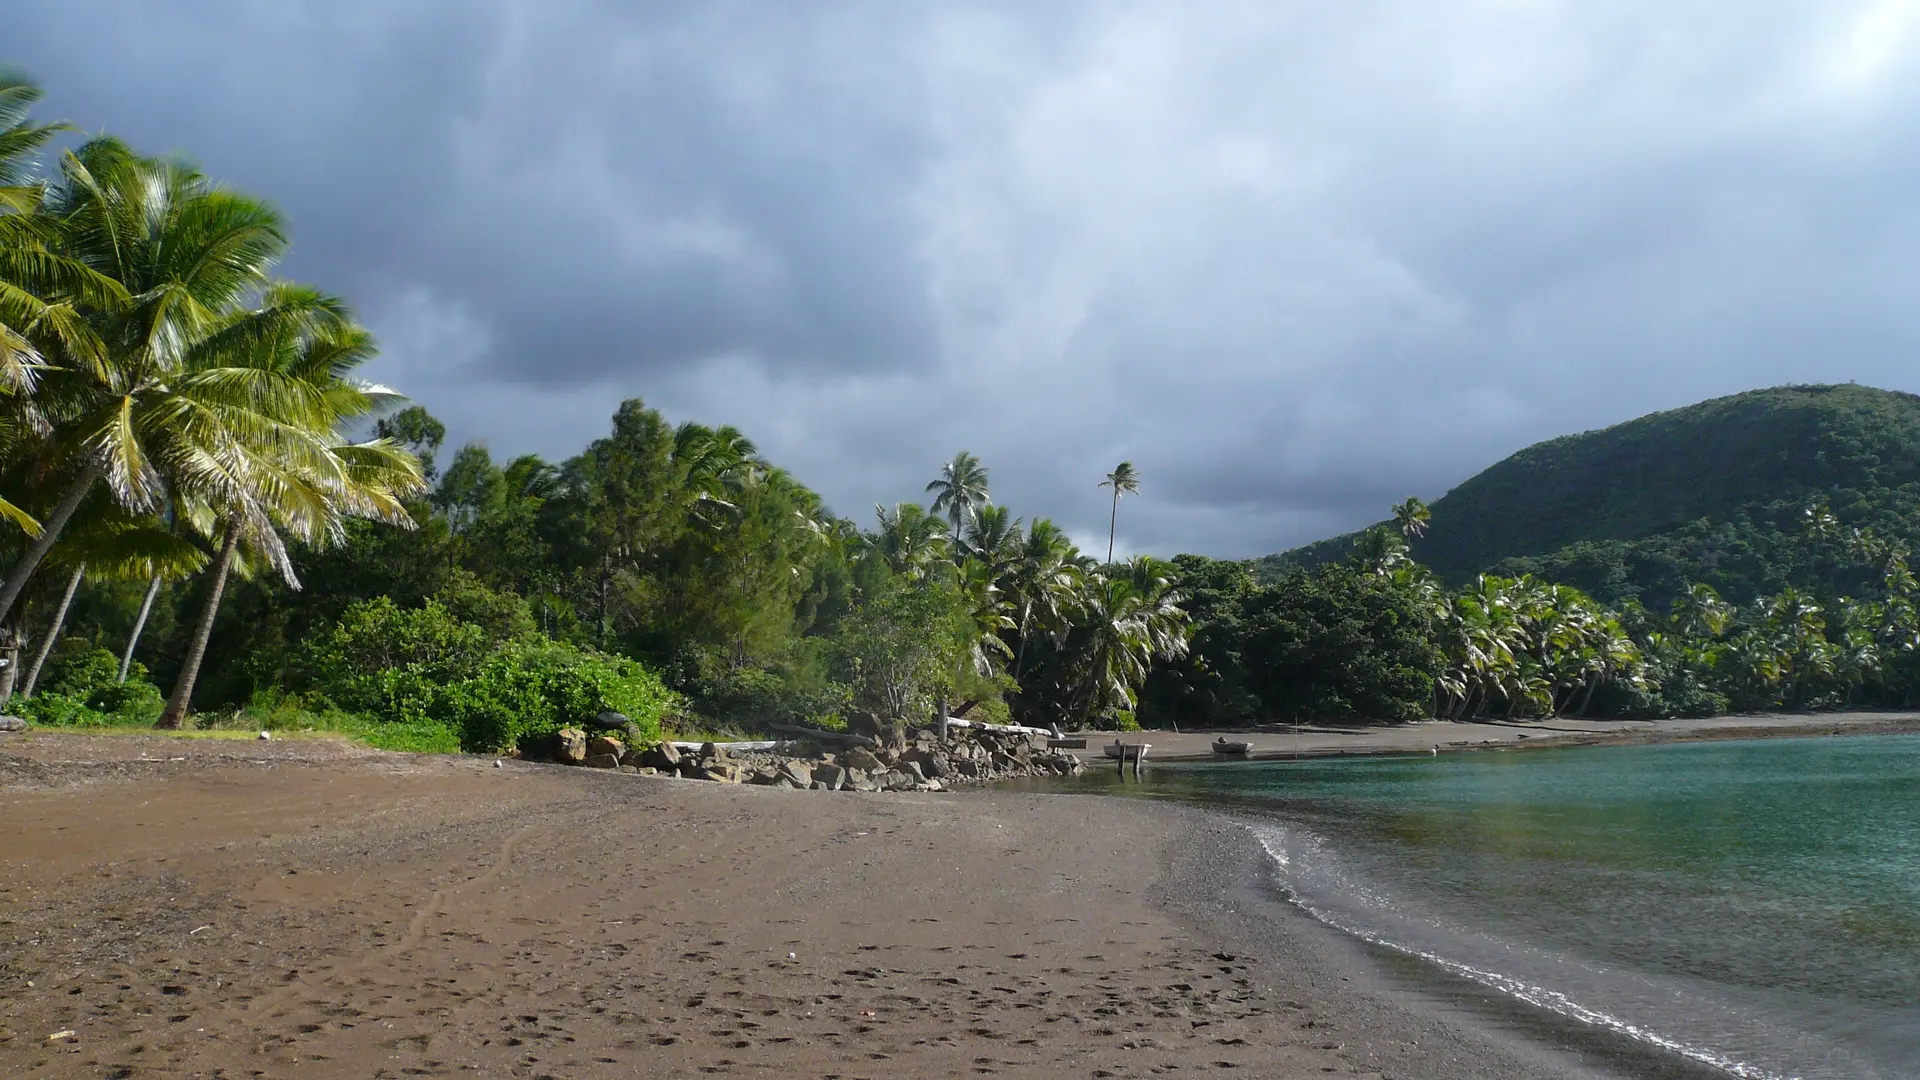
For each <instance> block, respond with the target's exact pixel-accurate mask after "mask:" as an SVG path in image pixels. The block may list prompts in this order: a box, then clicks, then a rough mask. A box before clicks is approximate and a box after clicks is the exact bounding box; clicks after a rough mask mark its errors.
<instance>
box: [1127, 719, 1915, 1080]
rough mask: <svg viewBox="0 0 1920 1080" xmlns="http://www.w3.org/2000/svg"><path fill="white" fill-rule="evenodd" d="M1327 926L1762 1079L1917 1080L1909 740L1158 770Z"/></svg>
mask: <svg viewBox="0 0 1920 1080" xmlns="http://www.w3.org/2000/svg"><path fill="white" fill-rule="evenodd" d="M1150 771H1151V773H1152V775H1151V776H1150V778H1149V779H1148V781H1147V783H1148V784H1149V785H1150V786H1151V787H1152V788H1153V789H1154V790H1156V791H1157V792H1160V793H1164V794H1169V795H1176V796H1179V797H1182V798H1193V799H1201V800H1204V801H1206V802H1208V803H1211V804H1215V805H1220V806H1223V807H1225V808H1228V809H1231V810H1233V811H1236V812H1237V813H1239V814H1240V815H1242V816H1243V817H1244V818H1246V819H1247V820H1251V821H1253V822H1254V829H1255V832H1256V834H1257V835H1258V836H1259V837H1260V839H1261V841H1262V843H1263V844H1264V845H1265V846H1266V848H1267V850H1268V852H1269V853H1270V854H1271V855H1272V856H1273V859H1274V862H1275V866H1276V868H1277V871H1278V873H1279V875H1280V877H1281V880H1282V882H1283V884H1284V885H1285V887H1286V889H1287V890H1288V891H1289V893H1290V895H1291V896H1292V897H1293V899H1294V900H1295V901H1296V902H1297V903H1299V904H1300V905H1301V906H1302V907H1304V908H1306V909H1307V910H1309V911H1310V912H1312V913H1314V914H1315V915H1317V916H1318V917H1320V918H1322V919H1324V920H1326V921H1327V922H1329V923H1332V924H1333V925H1335V926H1338V927H1340V928H1342V929H1344V930H1347V931H1349V932H1351V933H1354V934H1358V935H1360V936H1362V937H1365V938H1367V939H1369V940H1371V941H1374V942H1377V943H1379V944H1382V945H1386V946H1388V947H1390V948H1394V949H1398V950H1401V951H1404V952H1408V953H1413V954H1416V955H1420V956H1424V957H1426V958H1427V959H1429V960H1431V961H1433V962H1434V963H1437V964H1440V965H1441V966H1443V967H1445V968H1447V969H1448V970H1450V971H1452V972H1454V973H1455V974H1457V975H1461V976H1464V977H1467V978H1470V979H1473V980H1475V981H1476V982H1479V983H1482V984H1484V985H1486V986H1490V987H1493V988H1495V989H1498V990H1500V991H1502V992H1504V993H1507V994H1511V995H1513V996H1514V997H1518V998H1521V999H1523V1000H1526V1001H1529V1002H1532V1003H1533V1004H1535V1005H1538V1006H1541V1007H1543V1008H1548V1009H1551V1010H1553V1011H1555V1012H1559V1013H1562V1014H1564V1015H1566V1016H1569V1017H1573V1018H1576V1019H1578V1020H1581V1021H1583V1022H1586V1023H1591V1024H1596V1025H1599V1026H1603V1027H1608V1028H1611V1029H1614V1030H1616V1031H1619V1032H1621V1033H1623V1034H1626V1035H1629V1036H1631V1037H1634V1038H1637V1039H1641V1040H1643V1041H1646V1042H1649V1043H1653V1044H1656V1045H1661V1046H1665V1047H1667V1048H1668V1049H1671V1050H1673V1051H1675V1052H1678V1053H1683V1054H1685V1055H1687V1056H1689V1057H1692V1058H1695V1059H1697V1060H1700V1061H1703V1062H1708V1063H1711V1064H1714V1065H1717V1066H1719V1067H1721V1068H1723V1069H1726V1070H1727V1071H1729V1072H1731V1073H1733V1074H1735V1075H1739V1076H1748V1077H1801V1078H1804V1080H1817V1078H1819V1080H1824V1078H1832V1077H1849V1078H1880V1077H1902V1078H1913V1077H1920V736H1913V735H1896V736H1861V737H1844V738H1811V739H1767V740H1755V741H1739V742H1705V743H1685V744H1670V745H1656V746H1636V747H1589V748H1572V749H1565V750H1541V751H1529V752H1525V753H1518V752H1515V753H1476V754H1460V755H1446V756H1440V757H1419V758H1386V759H1370V760H1369V759H1361V760H1356V759H1351V758H1350V759H1346V760H1339V761H1309V762H1274V763H1246V764H1234V765H1207V766H1188V767H1182V766H1176V765H1165V766H1161V767H1159V768H1158V769H1153V770H1150Z"/></svg>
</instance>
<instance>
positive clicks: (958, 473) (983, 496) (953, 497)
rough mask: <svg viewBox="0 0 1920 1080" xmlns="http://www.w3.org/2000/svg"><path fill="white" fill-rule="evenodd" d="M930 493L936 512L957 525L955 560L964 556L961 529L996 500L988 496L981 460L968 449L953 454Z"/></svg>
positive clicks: (933, 482) (941, 470)
mask: <svg viewBox="0 0 1920 1080" xmlns="http://www.w3.org/2000/svg"><path fill="white" fill-rule="evenodd" d="M927 490H928V491H931V492H933V493H934V496H933V512H934V513H935V514H945V515H946V516H947V521H948V522H949V523H951V524H952V525H953V552H954V558H956V559H958V558H959V557H960V552H961V550H962V548H961V540H960V530H961V528H962V527H963V526H964V525H966V524H967V523H968V522H970V521H972V520H973V519H974V517H975V515H977V514H978V513H979V512H980V508H981V507H983V506H986V505H987V504H989V503H991V502H992V501H993V499H992V498H991V497H990V496H989V495H988V494H987V469H986V466H984V465H982V464H980V459H979V458H977V457H974V456H973V455H972V454H970V453H968V452H966V451H965V450H962V451H960V452H959V453H957V454H955V455H953V460H952V461H949V462H947V463H946V464H944V465H942V466H940V476H939V478H938V479H936V480H932V481H929V482H928V484H927Z"/></svg>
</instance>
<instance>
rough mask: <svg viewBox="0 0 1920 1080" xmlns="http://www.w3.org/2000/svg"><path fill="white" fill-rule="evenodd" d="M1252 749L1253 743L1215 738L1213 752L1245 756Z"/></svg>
mask: <svg viewBox="0 0 1920 1080" xmlns="http://www.w3.org/2000/svg"><path fill="white" fill-rule="evenodd" d="M1252 749H1253V744H1252V743H1243V742H1228V741H1227V740H1225V739H1215V740H1213V752H1214V753H1216V754H1233V755H1236V756H1239V757H1245V756H1246V755H1247V752H1248V751H1249V750H1252Z"/></svg>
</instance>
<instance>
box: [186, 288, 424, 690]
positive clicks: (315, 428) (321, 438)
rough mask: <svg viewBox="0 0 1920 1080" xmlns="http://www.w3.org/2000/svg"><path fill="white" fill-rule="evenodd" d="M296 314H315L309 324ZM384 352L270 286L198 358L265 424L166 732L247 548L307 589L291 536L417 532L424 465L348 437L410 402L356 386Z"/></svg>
mask: <svg viewBox="0 0 1920 1080" xmlns="http://www.w3.org/2000/svg"><path fill="white" fill-rule="evenodd" d="M294 313H304V316H301V315H296V314H294ZM373 354H374V342H373V337H372V335H371V334H369V333H368V332H367V331H366V330H365V329H363V328H361V327H359V326H357V325H355V324H354V323H353V322H352V321H351V320H350V319H349V318H348V317H347V316H346V314H345V306H344V305H342V304H340V303H339V302H338V301H337V300H334V299H332V298H328V297H321V296H319V294H315V293H312V291H311V290H303V289H299V288H296V287H292V286H276V287H274V288H272V289H269V290H268V291H267V292H266V293H265V295H264V297H263V301H262V303H261V304H260V306H259V307H258V308H257V309H255V310H253V311H248V312H244V313H242V314H239V315H235V316H230V317H229V318H228V320H226V325H224V326H222V327H221V328H219V331H218V332H217V333H214V334H212V335H210V336H209V337H208V339H207V344H206V345H205V347H203V348H202V349H201V350H198V351H196V353H195V354H194V355H192V356H191V357H189V362H188V364H187V368H188V371H189V373H190V375H189V376H188V377H189V378H206V379H212V380H216V381H230V382H234V383H237V384H242V385H246V386H248V387H249V388H250V389H251V391H252V392H253V395H254V398H255V400H256V401H258V402H260V403H261V405H262V409H261V415H260V417H259V420H260V422H259V423H258V424H257V425H256V426H254V427H252V428H250V429H248V430H246V431H242V432H236V435H237V436H238V437H237V438H235V439H234V440H233V441H232V443H231V446H230V449H231V451H232V452H233V453H235V454H236V455H238V456H239V457H240V458H241V459H242V461H243V468H242V469H241V470H240V471H241V473H242V475H243V476H244V478H245V480H246V481H247V482H246V484H245V485H244V486H243V487H239V488H235V489H232V490H230V491H228V492H227V494H226V498H225V499H224V500H221V501H218V502H214V501H213V500H209V501H210V502H213V504H214V507H215V509H216V511H217V512H219V513H220V514H221V515H222V517H223V519H224V520H223V523H222V526H221V541H220V551H219V554H218V556H216V558H215V560H214V563H213V568H212V571H211V572H212V581H211V583H210V587H209V589H208V592H207V598H206V601H205V603H204V604H203V605H202V608H201V612H200V618H199V620H198V622H197V623H196V625H195V627H194V632H193V636H192V637H191V638H190V639H189V640H188V645H187V653H186V656H185V658H184V659H183V661H182V664H181V669H180V675H179V678H178V679H177V681H176V682H175V685H174V689H173V693H172V695H171V696H170V697H169V698H168V699H167V707H166V710H165V711H164V712H162V713H161V715H160V719H159V721H158V722H157V724H156V725H155V726H157V727H162V728H178V727H180V726H181V725H182V724H183V723H184V722H185V720H186V715H187V709H188V707H189V706H190V705H191V703H192V700H193V687H194V683H195V682H196V680H197V679H198V677H199V673H200V664H201V662H202V661H203V660H204V659H205V657H206V650H207V642H208V640H209V639H210V638H211V637H212V633H213V622H214V618H215V616H216V615H217V614H218V613H219V608H220V599H221V596H222V594H223V592H224V591H225V587H226V582H227V578H228V575H229V574H230V573H231V572H232V569H233V567H234V563H235V559H236V556H237V555H238V554H239V552H240V550H241V547H242V545H245V546H246V548H247V549H248V550H249V551H250V552H252V553H254V554H255V556H256V558H257V559H258V560H263V561H265V562H267V563H269V564H271V565H272V566H273V567H275V568H276V569H278V570H279V571H280V573H281V576H282V577H283V578H284V579H285V580H286V581H287V583H288V585H289V586H290V587H293V588H298V587H299V581H298V579H297V578H296V577H295V576H294V573H293V566H292V562H291V560H290V559H289V558H288V556H287V552H286V547H285V544H284V542H283V540H282V534H285V535H289V536H292V537H294V538H296V539H298V540H301V541H303V542H305V543H308V544H310V545H315V546H324V545H329V544H334V543H338V542H341V541H342V540H344V538H345V532H344V525H345V522H346V520H347V519H348V518H356V517H357V518H367V519H372V520H379V521H385V522H388V523H390V524H395V525H400V526H402V527H411V526H412V525H413V519H412V517H411V516H410V515H409V514H408V513H407V509H406V505H405V500H406V499H407V498H408V497H409V496H411V495H414V494H416V493H418V492H420V491H423V490H425V488H426V480H425V478H424V476H423V475H422V471H421V467H420V462H419V460H418V459H417V458H415V457H414V456H413V454H412V453H410V452H408V451H407V450H405V449H404V448H402V447H400V446H399V445H397V444H395V443H394V442H392V441H391V440H388V439H373V440H370V441H367V442H360V443H353V442H348V441H347V440H346V439H344V438H343V437H342V436H341V435H340V431H341V430H342V429H343V428H344V427H345V426H346V425H348V424H350V423H352V422H354V421H356V420H359V419H361V418H363V417H365V416H366V415H368V414H369V413H371V412H373V411H375V410H376V409H378V408H380V407H382V406H383V405H386V404H389V403H391V402H394V401H397V400H398V395H395V394H394V393H393V392H392V391H390V390H387V389H386V388H384V387H379V386H374V385H372V384H368V383H363V382H360V381H358V380H356V379H354V378H352V372H353V371H354V369H356V368H357V367H359V366H360V365H361V364H363V363H365V362H366V361H367V360H368V359H370V358H371V357H372V356H373Z"/></svg>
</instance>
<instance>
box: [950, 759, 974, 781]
mask: <svg viewBox="0 0 1920 1080" xmlns="http://www.w3.org/2000/svg"><path fill="white" fill-rule="evenodd" d="M953 771H954V772H956V773H959V774H960V775H961V776H965V777H968V778H974V777H978V776H979V775H980V763H979V762H977V761H975V760H973V759H972V758H961V759H960V760H959V761H956V762H954V763H953Z"/></svg>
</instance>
